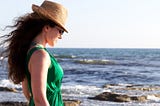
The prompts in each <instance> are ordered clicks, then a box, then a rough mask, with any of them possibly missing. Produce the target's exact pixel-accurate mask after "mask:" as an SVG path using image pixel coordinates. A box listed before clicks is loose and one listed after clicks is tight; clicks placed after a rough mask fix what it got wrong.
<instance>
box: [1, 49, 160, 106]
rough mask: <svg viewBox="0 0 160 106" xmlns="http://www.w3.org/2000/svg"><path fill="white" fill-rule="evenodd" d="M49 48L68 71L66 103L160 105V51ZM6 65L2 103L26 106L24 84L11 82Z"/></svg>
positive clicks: (65, 85) (102, 105)
mask: <svg viewBox="0 0 160 106" xmlns="http://www.w3.org/2000/svg"><path fill="white" fill-rule="evenodd" d="M47 49H48V50H49V51H50V53H52V54H53V55H54V57H55V58H56V59H57V61H58V62H59V63H60V64H61V66H62V68H63V70H64V78H63V81H62V96H63V99H64V100H78V101H80V106H160V84H159V83H160V58H159V57H160V49H105V48H101V49H100V48H99V49H96V48H55V49H53V48H47ZM6 62H7V60H5V62H3V63H1V68H0V87H1V88H2V89H0V98H1V99H0V102H1V103H2V102H12V103H13V102H14V103H17V102H18V103H24V102H26V99H25V98H24V96H23V94H22V87H21V85H14V84H13V83H11V82H10V81H9V80H8V79H7V72H8V71H7V69H6V67H5V66H6ZM2 66H3V67H2ZM7 88H8V89H7ZM4 89H7V90H4ZM14 90H15V91H14ZM109 97H111V98H109Z"/></svg>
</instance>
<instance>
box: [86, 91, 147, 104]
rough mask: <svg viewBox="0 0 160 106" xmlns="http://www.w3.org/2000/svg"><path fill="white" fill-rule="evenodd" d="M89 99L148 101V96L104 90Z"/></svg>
mask: <svg viewBox="0 0 160 106" xmlns="http://www.w3.org/2000/svg"><path fill="white" fill-rule="evenodd" d="M89 99H94V100H104V101H113V102H131V101H139V102H144V101H147V97H146V96H129V95H124V94H116V93H112V92H103V93H101V94H99V95H97V96H95V97H89Z"/></svg>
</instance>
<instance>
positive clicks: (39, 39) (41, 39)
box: [32, 34, 46, 47]
mask: <svg viewBox="0 0 160 106" xmlns="http://www.w3.org/2000/svg"><path fill="white" fill-rule="evenodd" d="M32 43H33V44H34V45H42V46H43V47H45V46H46V41H45V38H44V37H43V36H42V34H39V35H38V36H37V37H36V38H35V39H34V40H33V41H32Z"/></svg>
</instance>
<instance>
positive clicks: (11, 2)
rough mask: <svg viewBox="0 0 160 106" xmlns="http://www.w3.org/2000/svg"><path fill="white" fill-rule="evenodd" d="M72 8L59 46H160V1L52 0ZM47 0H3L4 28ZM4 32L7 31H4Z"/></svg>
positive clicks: (0, 3) (1, 21)
mask: <svg viewBox="0 0 160 106" xmlns="http://www.w3.org/2000/svg"><path fill="white" fill-rule="evenodd" d="M50 1H55V2H58V3H60V4H62V5H63V6H64V7H66V8H67V9H68V20H67V23H66V28H67V29H68V31H69V33H65V34H64V35H63V39H62V40H59V41H58V43H57V45H56V46H55V47H62V48H160V0H50ZM42 2H43V0H2V1H0V13H1V16H0V28H4V26H6V25H12V24H13V20H14V19H15V18H16V17H18V16H21V15H24V14H26V13H30V12H32V9H31V5H32V4H36V5H41V3H42ZM0 34H3V32H0Z"/></svg>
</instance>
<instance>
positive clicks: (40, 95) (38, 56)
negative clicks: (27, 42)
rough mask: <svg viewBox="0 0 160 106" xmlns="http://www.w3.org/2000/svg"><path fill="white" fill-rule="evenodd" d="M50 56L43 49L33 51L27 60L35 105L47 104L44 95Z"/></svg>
mask: <svg viewBox="0 0 160 106" xmlns="http://www.w3.org/2000/svg"><path fill="white" fill-rule="evenodd" d="M49 66H50V57H49V55H48V53H47V52H46V51H44V50H37V51H35V52H34V53H33V54H32V56H31V59H30V62H29V70H30V73H31V86H32V93H33V99H34V102H35V105H36V106H49V103H48V100H47V97H46V82H47V73H48V67H49Z"/></svg>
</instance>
